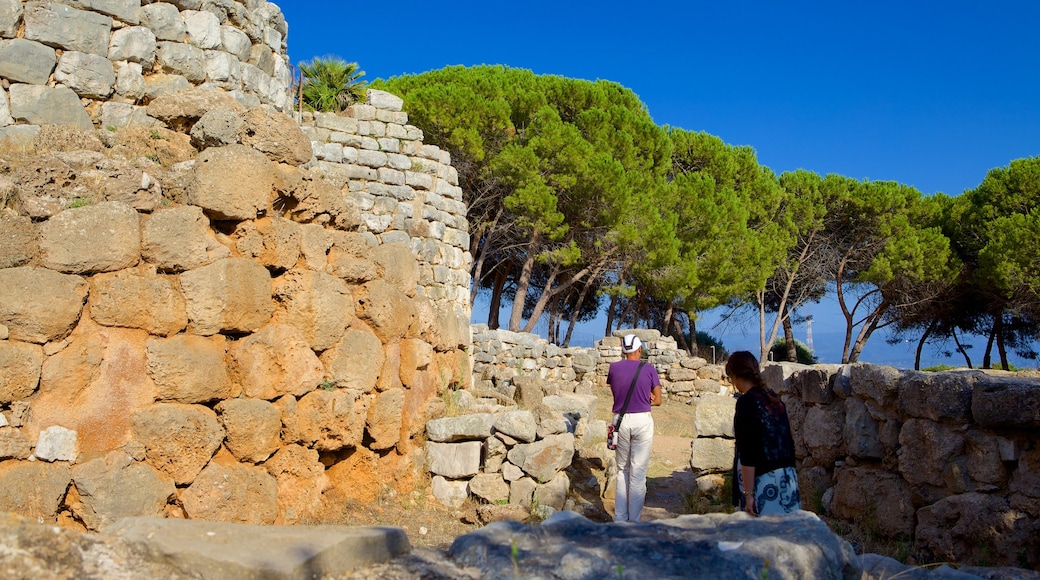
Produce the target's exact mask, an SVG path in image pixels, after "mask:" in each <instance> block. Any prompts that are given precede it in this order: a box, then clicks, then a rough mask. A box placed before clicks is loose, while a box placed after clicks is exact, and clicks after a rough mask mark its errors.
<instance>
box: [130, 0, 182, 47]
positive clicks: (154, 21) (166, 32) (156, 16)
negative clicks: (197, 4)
mask: <svg viewBox="0 0 1040 580" xmlns="http://www.w3.org/2000/svg"><path fill="white" fill-rule="evenodd" d="M141 24H142V25H144V26H146V27H147V28H148V29H149V30H151V31H152V32H154V33H155V37H156V38H157V39H159V40H175V41H183V40H184V34H185V32H186V30H185V27H184V19H183V18H182V17H181V12H180V10H178V9H177V7H176V6H174V5H173V4H168V3H166V2H153V3H151V4H145V5H144V6H142V7H141Z"/></svg>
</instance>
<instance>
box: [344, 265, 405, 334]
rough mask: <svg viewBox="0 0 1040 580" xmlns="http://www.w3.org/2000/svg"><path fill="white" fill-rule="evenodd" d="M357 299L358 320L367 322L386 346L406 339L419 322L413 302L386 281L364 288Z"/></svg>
mask: <svg viewBox="0 0 1040 580" xmlns="http://www.w3.org/2000/svg"><path fill="white" fill-rule="evenodd" d="M355 297H356V299H357V309H356V314H357V316H358V318H360V319H362V320H364V321H365V322H367V323H368V324H369V326H371V327H372V330H373V331H374V332H375V333H376V336H378V337H379V338H380V340H381V341H382V342H393V341H395V340H399V339H401V338H404V337H405V334H406V333H407V332H408V330H409V329H410V328H411V327H412V325H413V324H414V323H415V322H416V317H417V313H416V309H415V305H414V304H413V302H412V300H411V299H410V298H409V297H408V296H407V295H406V294H404V293H403V292H401V291H400V290H398V289H397V288H396V287H394V286H393V285H391V284H390V283H388V282H386V281H384V280H381V279H377V280H372V281H371V282H367V283H365V284H363V285H362V286H361V287H360V288H358V289H357V292H356V293H355Z"/></svg>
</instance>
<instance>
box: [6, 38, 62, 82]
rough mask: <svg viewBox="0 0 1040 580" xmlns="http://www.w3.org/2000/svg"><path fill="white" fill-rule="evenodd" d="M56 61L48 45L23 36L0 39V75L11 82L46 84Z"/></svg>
mask: <svg viewBox="0 0 1040 580" xmlns="http://www.w3.org/2000/svg"><path fill="white" fill-rule="evenodd" d="M57 63H58V57H57V55H56V54H55V52H54V49H53V48H51V47H49V46H46V45H44V44H40V43H39V42H33V41H31V40H25V39H24V38H11V39H4V40H0V77H4V78H6V79H8V80H9V81H11V82H12V83H28V84H31V85H44V84H47V80H48V79H49V78H50V75H51V72H53V71H54V66H55V65H56V64H57Z"/></svg>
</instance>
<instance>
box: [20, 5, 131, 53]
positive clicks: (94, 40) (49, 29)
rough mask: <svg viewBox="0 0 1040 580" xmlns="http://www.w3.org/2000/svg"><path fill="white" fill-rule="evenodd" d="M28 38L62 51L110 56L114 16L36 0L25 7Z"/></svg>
mask: <svg viewBox="0 0 1040 580" xmlns="http://www.w3.org/2000/svg"><path fill="white" fill-rule="evenodd" d="M23 19H24V21H25V38H27V39H29V40H37V41H39V42H42V43H43V44H46V45H48V46H53V47H56V48H60V49H62V50H74V51H78V52H87V53H90V54H96V55H99V56H103V57H106V58H107V57H108V40H109V36H110V35H111V33H112V19H111V18H110V17H108V16H103V15H101V14H98V13H96V12H88V11H86V10H76V9H75V8H71V7H69V6H65V5H63V4H58V3H57V2H33V3H30V4H27V5H26V7H25V14H24V15H23Z"/></svg>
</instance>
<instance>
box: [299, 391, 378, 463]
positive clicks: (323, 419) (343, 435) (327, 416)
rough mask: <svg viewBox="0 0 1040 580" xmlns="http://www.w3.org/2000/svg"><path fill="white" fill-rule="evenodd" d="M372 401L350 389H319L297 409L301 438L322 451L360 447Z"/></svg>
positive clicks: (309, 394) (301, 402)
mask: <svg viewBox="0 0 1040 580" xmlns="http://www.w3.org/2000/svg"><path fill="white" fill-rule="evenodd" d="M368 405H369V401H368V399H366V398H365V397H362V396H361V393H360V392H358V391H354V390H347V389H333V390H325V389H318V390H316V391H312V392H310V393H307V394H306V395H305V396H304V397H303V398H301V399H300V401H299V404H298V405H297V411H296V413H297V420H298V422H299V426H298V428H299V431H300V437H301V439H302V440H303V442H304V443H306V444H307V446H309V447H313V448H315V449H317V450H319V451H336V450H339V449H342V448H344V447H359V446H360V445H361V438H362V436H363V435H364V432H365V420H366V418H367V416H368Z"/></svg>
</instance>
